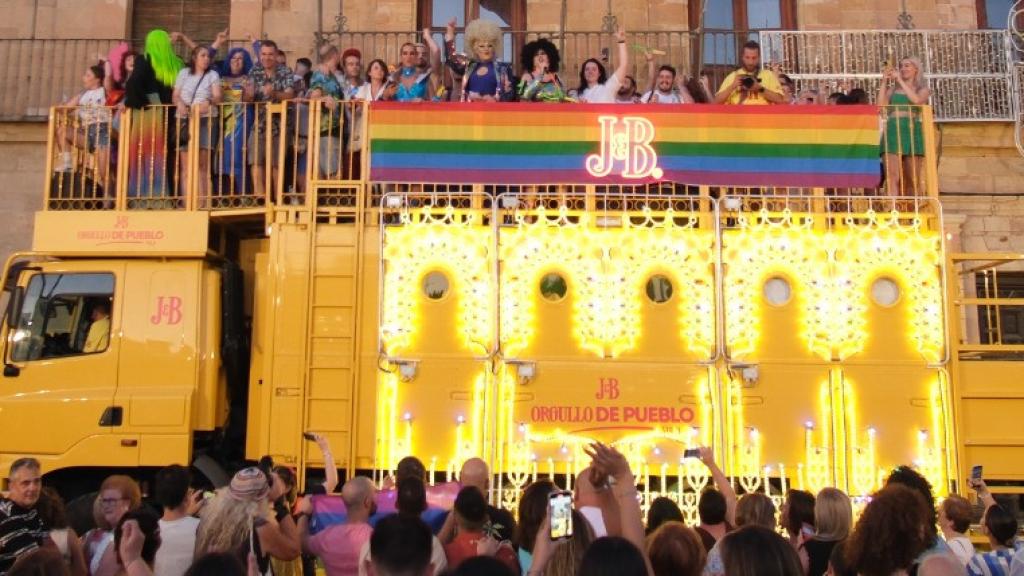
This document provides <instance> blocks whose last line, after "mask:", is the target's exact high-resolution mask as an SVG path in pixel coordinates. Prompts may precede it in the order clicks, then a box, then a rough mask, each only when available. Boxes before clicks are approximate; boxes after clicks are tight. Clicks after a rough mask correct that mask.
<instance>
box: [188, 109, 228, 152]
mask: <svg viewBox="0 0 1024 576" xmlns="http://www.w3.org/2000/svg"><path fill="white" fill-rule="evenodd" d="M198 136H199V148H200V149H201V150H212V149H213V148H214V146H215V145H216V144H218V143H220V122H218V121H217V118H216V117H210V116H205V117H202V118H200V119H199V135H198ZM188 145H189V143H188V142H185V143H184V144H182V145H181V149H182V150H188Z"/></svg>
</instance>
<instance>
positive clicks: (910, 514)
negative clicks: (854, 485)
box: [846, 483, 934, 576]
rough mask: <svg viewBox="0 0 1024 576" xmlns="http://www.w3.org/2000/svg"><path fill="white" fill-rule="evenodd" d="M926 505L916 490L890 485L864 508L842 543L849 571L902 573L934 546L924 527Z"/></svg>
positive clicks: (874, 575)
mask: <svg viewBox="0 0 1024 576" xmlns="http://www.w3.org/2000/svg"><path fill="white" fill-rule="evenodd" d="M928 508H929V506H928V504H926V503H925V499H924V497H923V496H922V495H921V494H920V493H919V492H917V491H915V490H913V489H911V488H908V487H907V486H905V485H901V484H898V483H890V484H888V485H887V486H886V487H885V488H883V489H882V490H880V491H878V492H876V493H875V495H874V496H873V497H872V499H871V502H869V503H868V505H867V506H866V507H865V508H864V512H862V513H861V515H860V518H859V519H858V520H857V526H856V528H854V530H853V534H851V535H850V539H849V540H848V541H847V544H846V561H847V563H848V564H849V566H850V569H851V571H856V573H857V574H861V575H862V576H888V575H889V574H892V573H893V572H895V571H897V570H905V569H907V568H909V567H910V565H911V564H913V563H914V560H915V559H916V558H917V557H918V556H919V555H920V554H921V553H922V552H924V551H925V550H927V549H928V547H929V546H931V545H932V544H933V543H934V540H933V539H931V538H929V537H928V535H927V531H926V530H925V526H926V525H927V524H928V523H929V522H930V518H931V515H930V514H929V512H928Z"/></svg>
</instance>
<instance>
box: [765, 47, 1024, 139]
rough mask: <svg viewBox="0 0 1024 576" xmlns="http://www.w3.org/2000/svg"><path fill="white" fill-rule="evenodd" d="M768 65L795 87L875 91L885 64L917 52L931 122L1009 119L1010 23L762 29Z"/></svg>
mask: <svg viewBox="0 0 1024 576" xmlns="http://www.w3.org/2000/svg"><path fill="white" fill-rule="evenodd" d="M760 37H761V46H762V51H763V54H764V61H765V64H766V65H769V66H770V65H775V64H777V65H779V66H781V68H782V70H785V71H786V73H787V75H789V76H790V77H791V78H792V79H793V80H794V81H795V82H796V83H797V85H798V87H801V88H802V87H809V88H818V89H819V90H820V89H821V88H825V89H827V90H829V91H830V92H831V91H843V89H844V88H846V89H849V88H863V89H865V90H866V91H867V92H868V94H869V95H870V96H872V97H873V95H874V94H876V93H877V91H878V84H879V82H880V81H881V79H882V68H883V66H884V65H885V64H891V65H896V64H898V60H899V59H900V58H905V57H908V56H917V57H920V58H921V61H922V64H923V65H924V71H923V72H924V74H925V76H926V77H927V79H928V82H929V84H930V86H931V88H932V90H933V93H932V105H933V106H934V107H935V121H936V122H977V121H982V122H991V121H1012V120H1014V119H1015V118H1016V116H1017V114H1018V110H1019V108H1020V107H1019V103H1018V100H1019V98H1017V97H1015V95H1016V94H1017V93H1018V92H1019V90H1015V84H1014V80H1015V78H1014V63H1013V49H1012V47H1011V40H1010V33H1009V32H1008V31H1007V30H958V31H950V30H881V31H879V30H845V31H838V32H818V31H804V30H800V31H763V32H761V33H760Z"/></svg>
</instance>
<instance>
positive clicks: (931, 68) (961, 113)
mask: <svg viewBox="0 0 1024 576" xmlns="http://www.w3.org/2000/svg"><path fill="white" fill-rule="evenodd" d="M434 37H435V39H436V40H437V41H438V42H441V41H442V31H440V30H436V31H435V32H434ZM539 37H547V38H550V39H552V40H553V41H554V42H555V43H556V44H557V45H558V46H559V47H560V49H561V52H562V54H561V56H562V72H561V75H562V79H563V81H564V82H566V83H567V84H568V85H570V86H574V85H575V84H576V83H577V76H578V71H579V69H580V66H581V65H582V64H583V62H584V61H585V60H586V59H587V58H595V57H596V58H600V57H601V56H602V54H603V53H605V52H607V54H608V57H609V62H610V64H611V65H612V66H614V65H615V59H616V57H617V53H616V49H615V42H614V40H613V38H612V37H611V36H610V35H609V34H608V33H605V32H565V33H564V34H559V33H558V32H538V31H524V32H512V31H510V32H506V33H505V39H504V41H503V44H504V51H505V54H504V59H506V60H509V61H511V62H513V63H514V64H516V69H517V70H518V64H517V60H518V50H519V48H520V47H521V45H522V44H523V43H524V42H528V41H530V40H533V39H536V38H539ZM327 38H328V39H329V40H330V41H331V42H332V43H334V44H336V45H338V46H339V47H342V48H349V47H355V48H358V49H360V50H361V51H362V54H363V61H364V64H365V63H367V62H369V60H370V59H372V58H382V59H384V60H385V61H386V62H397V61H398V54H399V50H400V48H401V45H402V44H403V43H405V42H410V41H416V40H417V39H418V34H416V33H413V32H372V31H351V32H347V31H346V32H342V33H340V34H339V33H334V34H330V35H328V36H327ZM748 39H759V40H760V42H761V44H762V46H763V47H764V62H765V64H766V65H776V64H777V65H778V66H779V67H780V68H781V70H782V71H783V72H785V73H787V74H788V75H789V76H791V77H792V78H793V79H794V80H795V81H796V83H797V86H798V89H799V88H811V89H815V90H817V91H818V92H819V94H822V96H824V95H827V93H829V92H833V91H837V90H848V89H852V88H857V87H860V88H864V89H865V90H867V92H868V94H869V96H870V97H871V98H872V99H873V98H874V96H875V93H876V92H877V88H878V82H879V80H880V78H881V68H882V65H883V63H884V62H886V61H887V60H890V59H899V58H901V57H904V56H917V57H920V58H921V59H922V62H923V64H924V67H925V73H926V75H927V76H928V78H929V82H930V86H931V88H932V91H933V97H932V105H933V106H934V107H935V120H936V121H937V122H949V121H975V120H987V121H1007V122H1013V121H1016V120H1017V117H1018V114H1019V112H1018V111H1019V110H1020V104H1019V94H1020V84H1021V82H1019V81H1015V74H1014V65H1013V61H1014V56H1013V54H1014V51H1013V46H1012V42H1011V38H1010V34H1009V33H1008V32H1007V31H1005V30H967V31H918V30H910V31H906V30H900V31H843V32H812V31H761V32H740V31H731V30H724V31H715V30H706V31H703V32H700V33H698V32H691V31H685V30H684V31H670V32H665V31H643V30H639V31H631V32H630V33H629V39H628V42H629V45H630V48H631V58H632V59H633V64H632V73H633V76H634V77H635V78H636V79H637V81H638V83H639V87H640V88H641V89H643V88H644V87H645V86H646V85H647V80H648V78H647V67H646V65H645V63H644V60H643V54H642V52H641V51H640V49H641V48H643V47H646V48H650V49H653V50H656V51H659V52H663V53H664V54H659V55H657V57H656V60H657V62H658V64H666V63H667V64H672V65H675V66H676V67H677V68H679V69H680V71H681V73H683V74H685V75H687V76H696V75H699V74H700V73H701V72H705V73H707V74H708V76H709V79H710V84H711V87H712V90H714V89H717V87H718V85H719V83H720V82H721V80H722V79H723V78H724V75H725V74H727V73H728V72H729V71H730V69H731V68H732V67H733V66H734V65H735V63H736V61H737V57H738V54H739V47H740V46H741V45H742V44H743V42H745V41H747V40H748ZM196 40H203V39H196ZM461 41H462V37H461V33H460V36H459V39H458V42H459V45H460V49H464V46H462V44H461ZM117 42H118V40H0V86H2V87H3V88H2V89H0V120H32V119H37V120H41V119H44V118H45V117H46V111H47V109H48V108H49V106H53V105H58V104H60V103H61V102H63V101H65V100H66V97H67V96H69V95H71V94H74V93H76V92H78V91H79V90H80V80H79V79H80V78H81V76H82V73H83V71H84V70H85V67H86V66H87V65H89V64H92V63H95V62H96V60H97V59H98V57H99V55H101V54H106V53H107V51H108V50H109V49H110V48H111V47H112V46H113V45H114V44H116V43H117ZM231 44H232V45H233V46H235V45H239V46H244V45H245V42H244V41H232V43H231Z"/></svg>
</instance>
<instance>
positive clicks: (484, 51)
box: [444, 18, 516, 102]
mask: <svg viewBox="0 0 1024 576" xmlns="http://www.w3.org/2000/svg"><path fill="white" fill-rule="evenodd" d="M455 22H456V20H455V19H454V18H452V20H451V21H450V22H448V26H447V28H445V34H444V43H445V50H446V52H447V55H448V57H447V58H446V60H447V63H448V68H450V69H451V70H452V72H453V73H454V74H455V76H456V77H457V78H461V79H462V80H461V86H460V90H459V93H460V98H461V100H462V101H463V102H511V101H513V100H515V99H516V92H515V88H514V86H513V82H514V80H515V78H514V76H513V75H514V72H513V71H512V66H511V65H510V64H508V63H507V62H501V61H500V60H498V56H499V55H500V51H501V42H502V40H501V36H502V33H501V27H500V26H499V25H498V23H497V22H495V21H493V20H487V19H478V20H473V21H472V22H470V23H469V24H468V25H467V26H466V46H468V47H469V48H470V51H471V53H472V57H471V58H469V59H468V60H464V59H461V58H458V54H457V53H456V52H455Z"/></svg>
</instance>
